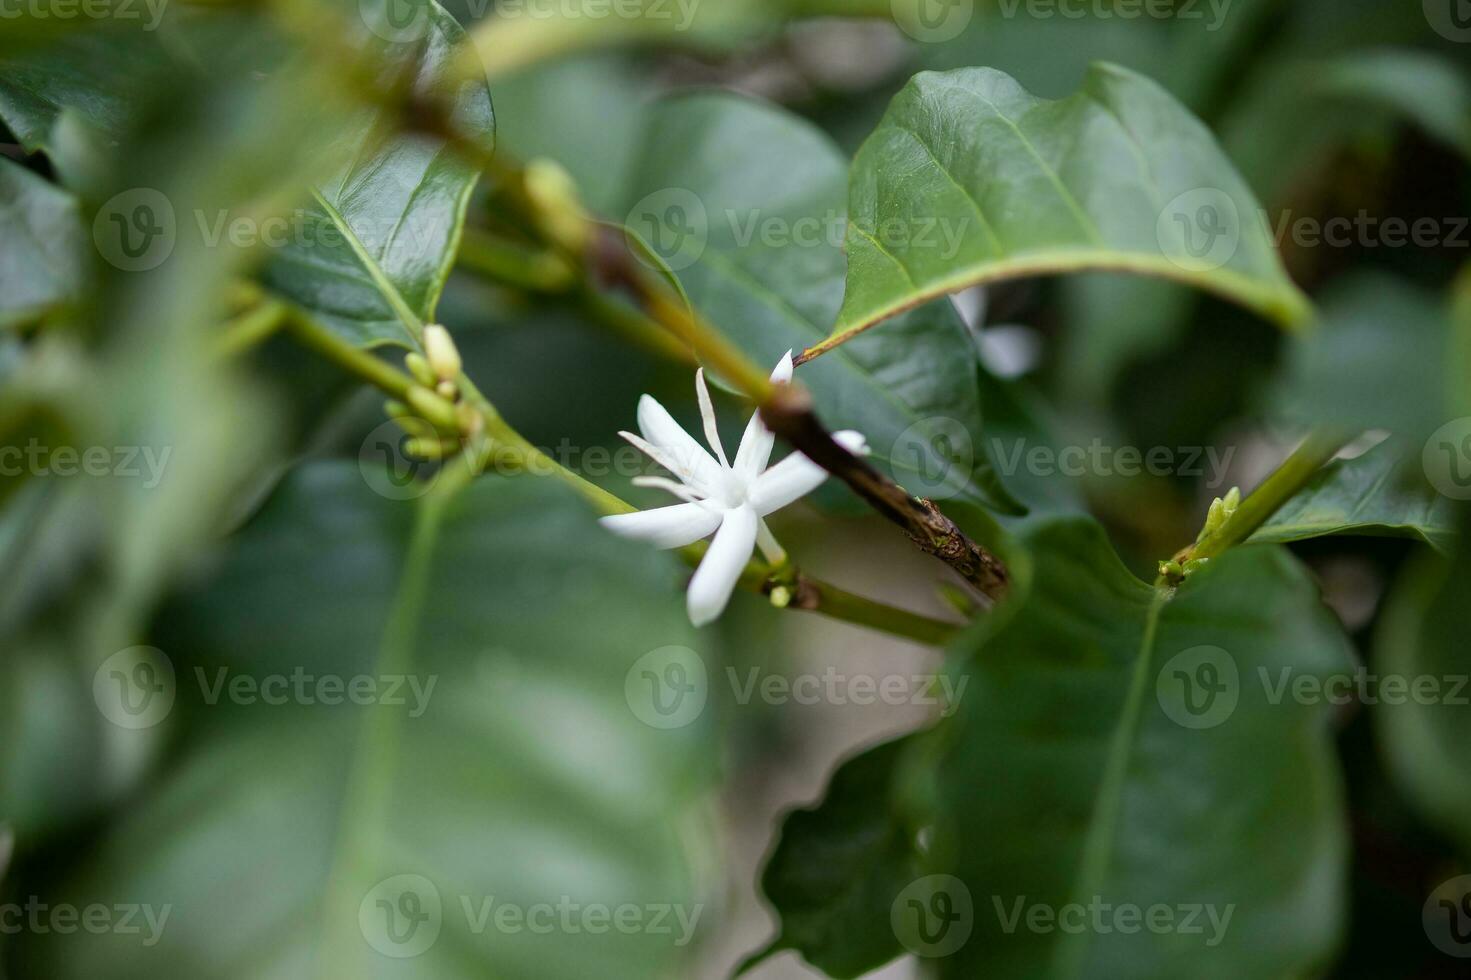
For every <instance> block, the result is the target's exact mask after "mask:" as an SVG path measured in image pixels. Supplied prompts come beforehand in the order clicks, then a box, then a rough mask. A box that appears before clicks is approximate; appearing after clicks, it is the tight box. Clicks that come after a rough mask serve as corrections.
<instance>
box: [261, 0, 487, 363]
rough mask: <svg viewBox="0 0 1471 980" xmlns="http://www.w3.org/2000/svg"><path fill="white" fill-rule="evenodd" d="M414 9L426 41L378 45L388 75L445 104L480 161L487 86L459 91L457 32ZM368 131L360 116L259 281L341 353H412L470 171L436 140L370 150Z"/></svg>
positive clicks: (447, 257) (428, 6)
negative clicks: (351, 346)
mask: <svg viewBox="0 0 1471 980" xmlns="http://www.w3.org/2000/svg"><path fill="white" fill-rule="evenodd" d="M385 2H386V3H394V2H399V0H385ZM416 2H417V3H418V4H419V9H421V10H422V11H424V15H425V17H426V18H427V20H426V21H425V22H424V25H425V26H424V34H425V36H424V37H423V38H422V39H419V40H415V41H412V42H409V41H405V42H401V43H396V44H391V45H389V46H388V48H387V49H386V54H391V55H392V61H390V62H389V67H390V69H391V70H392V71H395V72H409V73H410V76H411V79H412V89H413V93H414V95H415V96H416V97H419V98H422V99H435V98H440V99H449V100H452V101H451V102H450V107H451V113H452V116H453V122H454V125H455V127H456V129H457V131H459V132H460V133H461V134H462V135H463V136H464V137H465V138H467V139H470V140H473V141H474V142H476V143H477V144H479V145H480V146H481V148H482V149H483V150H484V151H486V152H489V151H490V150H491V149H492V148H493V147H494V141H495V114H494V111H493V110H492V108H491V103H490V91H489V87H488V85H487V84H486V82H485V79H484V76H483V75H482V76H481V77H480V78H478V79H476V80H473V81H470V82H464V83H461V81H460V76H459V74H458V72H459V71H461V70H462V66H463V62H462V55H463V53H464V50H465V49H464V38H465V32H464V29H463V28H461V27H460V25H459V24H458V23H456V21H455V19H454V18H453V17H451V16H450V15H449V14H447V13H445V11H444V10H443V9H442V8H441V7H440V6H439V5H438V4H436V3H434V2H433V0H416ZM447 88H448V89H451V91H448V92H446V89H447ZM376 121H377V119H376V115H375V114H374V113H365V114H364V116H363V118H362V120H361V125H360V126H359V127H356V128H355V129H354V128H351V127H350V130H351V135H348V136H346V137H345V138H344V139H343V140H342V144H341V147H340V150H339V152H338V153H337V154H336V158H337V159H338V160H340V161H341V166H340V168H339V169H338V170H337V172H336V173H335V174H334V175H333V176H331V177H330V178H328V179H326V180H324V181H323V182H322V183H321V185H320V186H319V188H318V189H317V191H316V194H315V198H316V201H315V203H314V205H313V206H311V207H309V208H307V209H306V210H305V212H304V213H303V214H302V219H303V220H302V225H301V227H302V230H301V232H300V234H299V236H298V237H297V238H295V239H293V240H292V241H291V243H290V244H289V245H288V246H287V247H286V248H284V249H281V250H280V251H279V253H277V254H276V255H275V256H274V257H273V261H272V262H271V263H270V264H269V265H268V266H267V267H266V269H265V270H264V272H263V279H264V282H265V284H266V285H267V286H268V287H269V288H270V289H272V290H274V291H276V292H278V293H280V294H281V295H283V296H285V297H286V298H288V299H290V300H292V301H294V302H295V303H297V304H298V305H300V306H302V307H303V308H305V309H306V310H307V311H308V312H309V313H310V314H311V315H313V316H314V317H316V318H317V319H318V320H319V321H321V322H322V323H323V324H324V325H326V326H327V327H329V328H330V329H332V330H334V331H336V332H337V333H338V334H339V335H341V336H342V337H344V338H346V339H347V340H349V341H351V342H352V343H355V344H359V345H362V346H367V347H371V346H377V345H379V344H386V343H395V344H399V345H402V346H405V347H415V346H417V345H418V337H417V333H418V329H419V327H420V326H421V325H422V324H423V323H425V322H430V321H432V320H433V318H434V310H435V307H436V306H437V305H438V302H439V296H440V293H442V292H443V290H444V284H445V280H446V279H447V278H448V277H449V272H450V269H451V267H452V266H453V265H454V257H455V250H456V248H457V247H458V245H459V239H460V231H461V228H462V227H463V225H464V220H465V209H466V207H467V206H468V205H469V201H470V194H471V191H473V190H474V187H475V182H476V180H477V178H478V176H479V168H478V167H477V166H476V165H474V164H473V163H471V162H470V161H467V160H465V159H463V157H462V156H461V155H460V154H459V153H458V151H456V150H454V149H453V148H451V147H450V146H448V145H447V143H446V141H445V140H443V139H442V138H439V137H431V136H426V135H418V134H408V135H396V136H392V137H390V138H389V140H388V141H387V142H386V143H384V144H382V145H379V135H380V134H378V133H377V132H375V131H374V123H375V122H376Z"/></svg>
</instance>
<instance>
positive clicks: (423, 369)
mask: <svg viewBox="0 0 1471 980" xmlns="http://www.w3.org/2000/svg"><path fill="white" fill-rule="evenodd" d="M404 367H406V368H408V369H409V373H410V374H412V375H413V376H414V380H415V381H417V382H419V384H421V385H429V386H432V385H434V384H435V383H437V382H438V381H439V378H438V377H436V376H435V374H434V370H433V368H431V367H430V366H429V362H428V361H426V360H424V355H423V354H420V353H417V352H414V353H409V354H406V355H404Z"/></svg>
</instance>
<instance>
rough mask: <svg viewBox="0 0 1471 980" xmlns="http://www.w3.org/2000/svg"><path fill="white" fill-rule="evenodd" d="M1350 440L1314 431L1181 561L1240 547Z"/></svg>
mask: <svg viewBox="0 0 1471 980" xmlns="http://www.w3.org/2000/svg"><path fill="white" fill-rule="evenodd" d="M1351 438H1352V436H1345V435H1344V434H1343V433H1341V432H1338V431H1333V430H1326V429H1324V430H1316V431H1314V432H1312V433H1309V435H1308V437H1307V439H1305V440H1304V441H1303V444H1302V445H1301V446H1298V447H1297V449H1296V450H1294V451H1293V453H1292V455H1290V456H1288V457H1287V459H1286V460H1284V461H1283V463H1282V465H1281V466H1279V467H1278V468H1277V470H1276V472H1274V473H1273V474H1272V475H1271V476H1269V477H1267V479H1266V480H1265V481H1264V482H1263V483H1262V485H1261V486H1259V487H1257V488H1256V490H1254V491H1252V494H1251V496H1249V497H1247V498H1246V499H1245V500H1243V501H1242V502H1241V506H1240V507H1238V508H1236V513H1234V514H1232V515H1231V516H1230V517H1229V518H1227V519H1226V522H1225V523H1224V524H1222V525H1221V526H1220V528H1219V529H1217V531H1216V532H1215V533H1214V534H1212V535H1210V536H1208V537H1207V538H1206V539H1205V540H1204V541H1201V542H1199V543H1198V544H1196V545H1195V546H1194V547H1192V548H1189V549H1187V551H1186V552H1185V555H1184V557H1185V560H1190V559H1197V558H1216V557H1219V556H1220V555H1222V554H1224V553H1225V552H1226V551H1227V550H1228V549H1229V548H1231V547H1233V546H1235V545H1238V544H1240V543H1241V542H1243V541H1245V540H1246V539H1247V538H1249V537H1251V536H1252V534H1254V533H1256V529H1257V528H1259V527H1261V526H1262V525H1263V524H1265V523H1266V522H1267V521H1268V520H1270V519H1271V517H1272V515H1273V514H1275V513H1277V511H1278V510H1280V509H1281V508H1282V505H1283V504H1285V503H1287V501H1289V500H1291V499H1292V498H1293V497H1295V496H1296V495H1297V493H1298V492H1299V491H1300V490H1302V488H1303V487H1305V486H1306V485H1307V484H1308V481H1309V480H1311V479H1312V478H1313V477H1314V476H1316V475H1317V473H1318V471H1319V470H1321V469H1322V468H1323V467H1324V466H1325V465H1327V464H1328V462H1329V461H1331V460H1332V459H1333V457H1334V456H1336V455H1338V451H1339V450H1340V449H1342V448H1343V447H1344V446H1345V445H1346V444H1347V443H1348V442H1349V440H1350V439H1351Z"/></svg>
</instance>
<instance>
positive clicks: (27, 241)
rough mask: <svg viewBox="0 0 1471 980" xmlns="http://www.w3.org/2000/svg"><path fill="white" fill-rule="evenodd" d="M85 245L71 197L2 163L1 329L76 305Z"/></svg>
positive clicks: (28, 172) (12, 165)
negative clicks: (3, 285) (66, 306)
mask: <svg viewBox="0 0 1471 980" xmlns="http://www.w3.org/2000/svg"><path fill="white" fill-rule="evenodd" d="M85 242H86V238H85V233H84V232H83V231H82V222H81V215H80V214H79V213H78V208H77V202H76V200H75V199H74V198H72V196H71V195H70V194H67V193H66V192H65V191H63V190H61V189H60V188H58V187H55V186H54V185H52V184H50V183H47V182H46V181H45V180H43V179H42V178H40V177H38V176H36V175H35V174H33V173H31V172H30V171H28V170H26V169H25V168H23V167H20V166H18V165H16V164H14V163H11V162H10V161H9V160H5V159H0V282H3V283H4V284H5V289H4V290H3V291H0V328H4V327H6V326H10V325H12V324H15V323H19V322H21V321H25V320H31V319H36V318H39V317H42V316H45V315H46V314H47V313H48V312H50V311H51V310H53V309H54V308H56V307H58V306H63V305H68V304H73V303H75V302H76V301H77V300H78V299H79V296H78V293H79V291H80V289H81V285H82V275H83V261H84V258H85V254H86V253H85V251H84V250H85V249H86V247H87V246H86V244H85Z"/></svg>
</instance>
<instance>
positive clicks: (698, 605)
mask: <svg viewBox="0 0 1471 980" xmlns="http://www.w3.org/2000/svg"><path fill="white" fill-rule="evenodd" d="M791 379H792V354H791V351H788V352H787V354H786V356H785V357H783V358H782V360H781V363H780V364H778V365H777V366H776V370H775V371H773V372H772V375H771V380H772V381H775V382H778V383H785V382H788V381H790V380H791ZM695 392H696V394H697V395H698V396H699V400H700V416H701V418H702V420H703V421H704V426H705V439H706V441H707V442H709V444H710V448H711V449H712V450H714V455H713V456H712V455H711V454H710V453H709V452H707V451H706V450H705V447H704V446H701V445H700V444H699V442H698V441H696V440H695V439H694V437H692V436H691V435H690V434H689V433H687V432H686V431H685V430H684V429H683V428H682V427H681V426H680V424H679V423H678V422H676V421H674V419H673V417H672V416H670V414H669V412H668V411H666V410H665V408H664V406H663V405H660V404H659V403H658V402H657V401H655V400H654V399H653V398H652V397H651V396H649V395H644V396H643V398H641V399H640V400H639V403H638V427H639V431H640V432H642V433H643V435H642V437H640V436H636V435H634V434H633V433H631V432H623V433H620V435H622V436H623V438H625V439H627V440H628V441H629V442H631V443H633V445H635V446H637V447H638V448H639V450H641V451H642V452H643V453H645V454H646V455H647V456H648V457H649V458H650V459H652V460H653V461H654V462H656V463H658V464H659V465H660V466H662V467H664V468H665V469H666V470H668V471H669V472H670V473H672V474H673V475H674V476H675V477H676V479H677V481H678V482H676V480H670V479H667V478H664V477H640V478H639V479H637V480H635V481H634V482H635V483H636V484H638V485H639V486H647V487H657V488H659V489H662V490H667V491H668V492H670V493H672V494H673V495H674V496H676V497H678V498H679V499H680V500H682V501H684V503H680V504H674V505H673V506H669V507H658V508H655V509H654V510H645V511H638V512H636V513H632V514H618V515H616V516H613V517H605V518H603V525H604V526H605V527H607V528H608V529H609V530H611V531H613V532H615V533H617V534H620V535H623V536H624V537H628V538H637V539H639V540H643V541H649V542H652V543H653V544H655V545H656V546H658V547H660V548H682V547H684V546H685V545H688V544H693V543H694V542H696V541H698V540H700V539H701V538H704V537H708V536H709V535H711V534H714V535H715V539H714V541H713V542H711V544H710V550H709V551H707V552H706V553H705V557H704V560H702V561H701V562H700V567H699V568H698V569H697V570H696V571H695V575H694V578H692V579H691V580H690V587H689V594H688V596H687V600H686V604H687V607H688V609H689V616H690V621H691V622H693V623H694V624H695V625H696V626H703V625H705V624H706V623H709V622H711V621H712V620H714V619H715V618H716V617H717V616H719V615H720V614H721V612H722V611H724V609H725V605H726V603H727V602H729V601H730V594H731V593H732V592H733V591H734V590H735V587H736V583H737V582H739V581H740V577H741V572H742V571H744V570H745V567H746V562H747V561H749V560H750V558H751V553H752V551H753V550H754V549H755V548H756V547H757V546H758V545H759V546H760V548H761V552H762V554H763V555H765V556H766V559H767V561H770V562H772V563H777V562H780V561H783V560H785V558H786V554H785V552H783V551H782V549H781V546H780V545H779V544H777V542H776V538H774V537H773V536H772V534H771V531H770V529H769V528H767V526H766V521H765V520H764V518H765V517H766V515H767V514H770V513H771V512H773V511H775V510H779V509H781V508H782V507H785V506H786V505H787V504H790V503H792V502H794V501H796V500H798V499H799V498H801V497H804V496H806V495H807V494H809V493H811V492H812V491H813V490H815V489H817V488H818V486H820V485H821V484H822V482H823V481H824V480H825V479H827V471H826V470H824V469H823V468H822V467H820V466H818V465H817V464H816V463H814V462H812V460H810V459H808V458H807V457H806V456H804V455H802V454H801V453H792V454H791V455H790V456H788V457H786V458H785V459H783V460H782V461H781V462H780V463H777V464H776V465H775V466H771V467H768V465H767V464H768V463H770V462H771V450H772V447H773V445H774V444H775V437H774V436H773V435H772V433H771V430H769V429H767V428H766V426H765V425H764V424H763V423H762V421H761V415H760V413H759V412H758V413H756V414H755V415H752V416H751V421H750V422H749V423H747V424H746V432H745V435H744V436H742V438H741V444H740V447H739V448H738V449H737V450H736V455H735V460H734V461H733V462H732V461H730V460H728V459H727V458H726V455H725V449H724V447H723V446H721V444H720V433H719V432H718V431H717V430H716V427H715V410H714V406H713V405H712V404H711V402H710V391H709V389H708V388H707V387H706V386H705V372H704V371H703V370H701V371H697V372H696V373H695ZM833 438H835V439H836V440H837V441H838V443H839V444H840V445H842V446H843V447H844V448H845V449H847V450H849V451H850V452H859V453H861V452H866V451H867V445H866V443H865V442H864V439H863V436H862V435H861V434H860V433H857V432H853V431H845V432H838V433H836V434H834V437H833Z"/></svg>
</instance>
